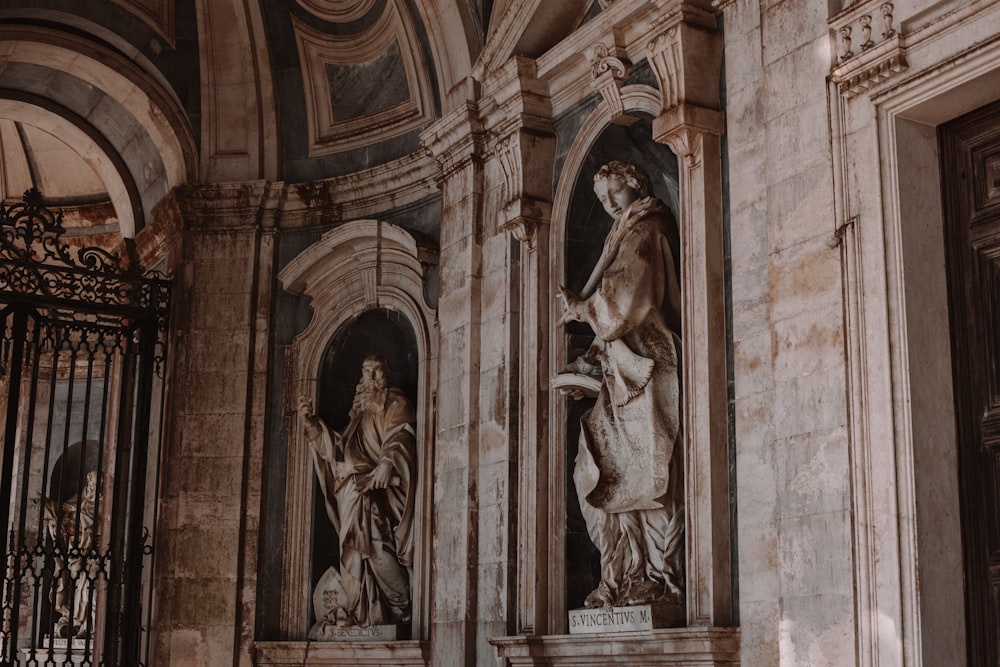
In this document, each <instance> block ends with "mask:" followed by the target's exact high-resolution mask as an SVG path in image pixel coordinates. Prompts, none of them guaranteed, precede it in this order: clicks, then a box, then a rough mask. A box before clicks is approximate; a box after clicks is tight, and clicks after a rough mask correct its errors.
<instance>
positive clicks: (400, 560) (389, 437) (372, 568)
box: [299, 355, 416, 639]
mask: <svg viewBox="0 0 1000 667" xmlns="http://www.w3.org/2000/svg"><path fill="white" fill-rule="evenodd" d="M389 374H390V367H389V361H388V359H386V358H385V357H382V356H379V355H373V356H369V357H367V358H366V359H365V360H364V363H363V364H362V370H361V381H360V382H359V383H358V386H357V390H356V393H355V396H354V403H353V405H352V407H351V410H350V413H349V414H350V422H349V423H348V425H347V426H346V427H345V428H344V430H343V431H342V432H341V433H337V432H336V431H333V430H332V429H330V428H329V427H328V426H327V425H326V424H325V423H324V422H323V420H321V419H320V418H319V417H317V416H316V415H315V414H314V413H313V406H312V402H311V401H310V400H309V399H308V398H306V397H302V398H300V399H299V416H300V418H301V419H302V423H303V425H304V428H305V435H306V440H307V441H308V443H309V445H310V448H311V451H312V460H313V464H314V466H315V470H316V475H317V478H318V480H319V485H320V488H321V489H322V492H323V497H324V498H325V500H326V511H327V515H328V516H329V517H330V521H331V522H332V523H333V526H334V528H335V529H336V531H337V535H338V537H339V539H340V570H339V572H338V571H337V570H336V569H334V568H330V569H329V570H327V572H326V573H325V574H324V575H323V577H322V578H321V579H320V581H319V583H318V584H317V586H316V590H315V592H314V594H313V599H314V605H315V607H316V612H317V613H316V616H317V618H316V624H315V625H314V626H313V628H312V630H311V631H310V633H309V635H310V638H311V639H324V638H330V637H332V636H333V633H332V630H333V628H334V627H336V626H339V627H347V626H360V627H368V626H372V625H400V624H406V623H409V621H410V573H411V568H412V557H413V511H414V504H415V496H414V492H415V486H416V484H415V483H416V479H415V476H414V475H415V442H416V431H415V430H414V426H415V423H416V418H415V415H414V410H413V407H412V405H411V403H410V401H409V400H408V399H407V398H406V396H405V395H404V394H403V393H402V392H401V391H400V390H398V389H396V388H393V387H388V386H387V380H388V377H389Z"/></svg>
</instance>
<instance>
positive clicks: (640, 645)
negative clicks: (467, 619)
mask: <svg viewBox="0 0 1000 667" xmlns="http://www.w3.org/2000/svg"><path fill="white" fill-rule="evenodd" d="M490 643H491V644H493V645H494V646H495V647H496V649H497V653H498V655H499V656H500V657H501V658H506V659H507V662H508V664H510V665H511V666H512V667H521V666H524V667H536V666H542V665H545V666H547V667H548V666H551V667H570V666H573V667H577V666H582V665H615V664H619V665H691V666H694V665H697V666H699V667H701V666H705V667H708V666H713V667H714V666H716V665H719V666H723V665H725V666H736V665H739V664H740V631H739V628H671V629H666V630H651V631H646V632H621V633H615V634H594V635H549V636H518V637H497V638H495V639H491V640H490Z"/></svg>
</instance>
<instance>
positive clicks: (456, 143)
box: [420, 100, 486, 179]
mask: <svg viewBox="0 0 1000 667" xmlns="http://www.w3.org/2000/svg"><path fill="white" fill-rule="evenodd" d="M485 139H486V133H485V131H484V130H483V124H482V122H480V120H479V105H478V104H477V103H476V102H475V101H472V100H466V101H465V102H464V103H462V104H459V105H458V106H456V107H455V108H454V109H452V110H451V111H449V112H448V113H447V114H445V115H444V116H442V117H441V118H440V119H439V120H438V121H436V122H435V123H433V124H431V125H430V126H429V127H428V128H427V129H426V130H424V131H423V132H421V133H420V143H421V145H423V147H424V148H425V149H426V150H427V151H428V152H429V153H430V155H431V157H433V158H434V159H435V160H436V161H437V163H438V164H439V165H440V167H441V178H445V179H446V178H448V176H450V175H451V174H452V173H453V172H454V171H455V170H457V169H461V168H463V167H464V166H466V165H467V164H468V163H469V162H470V161H473V160H481V159H482V156H483V148H484V145H485Z"/></svg>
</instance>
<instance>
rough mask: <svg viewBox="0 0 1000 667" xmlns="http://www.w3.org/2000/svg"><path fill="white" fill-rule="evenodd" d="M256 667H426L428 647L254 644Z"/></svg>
mask: <svg viewBox="0 0 1000 667" xmlns="http://www.w3.org/2000/svg"><path fill="white" fill-rule="evenodd" d="M253 653H254V658H253V664H254V665H256V666H257V667H286V666H287V665H301V666H302V667H381V666H382V665H396V666H397V667H426V666H427V665H428V664H430V658H431V647H430V642H426V641H423V642H421V641H398V642H390V643H377V642H255V643H254V645H253Z"/></svg>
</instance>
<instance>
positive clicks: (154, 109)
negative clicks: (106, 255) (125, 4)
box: [0, 24, 197, 236]
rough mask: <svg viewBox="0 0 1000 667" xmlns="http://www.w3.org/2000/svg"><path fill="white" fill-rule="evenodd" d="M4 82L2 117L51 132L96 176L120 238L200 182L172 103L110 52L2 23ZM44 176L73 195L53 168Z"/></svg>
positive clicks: (54, 32) (79, 39) (76, 37)
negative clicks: (173, 194)
mask: <svg viewBox="0 0 1000 667" xmlns="http://www.w3.org/2000/svg"><path fill="white" fill-rule="evenodd" d="M0 76H2V82H3V83H2V85H3V88H2V89H0V119H6V120H9V121H14V122H16V123H19V124H22V126H26V127H33V128H37V129H38V130H41V131H43V132H45V133H46V134H48V135H51V136H52V137H53V138H55V139H57V140H58V141H59V142H61V144H62V145H63V146H65V147H66V148H67V150H68V151H72V153H75V155H76V156H78V157H79V160H82V162H83V163H85V164H87V165H88V166H89V167H90V168H91V169H93V171H94V173H95V174H97V176H98V177H99V179H100V181H101V182H102V183H103V185H104V189H105V192H106V193H107V196H108V198H109V199H110V201H111V203H112V204H113V207H114V211H115V215H116V216H117V219H118V223H119V225H120V227H121V232H122V234H123V235H125V236H131V235H134V234H135V233H136V232H137V231H139V230H140V229H141V228H142V226H143V225H144V224H145V222H146V221H147V220H149V219H151V218H152V211H153V208H154V207H155V206H156V204H157V203H159V201H160V200H162V199H163V197H164V196H165V195H166V194H167V193H168V192H169V191H170V190H171V189H172V188H173V187H174V186H176V185H178V184H180V183H183V182H186V181H188V180H192V179H194V178H195V177H196V165H197V161H196V158H195V156H196V147H195V143H194V140H193V138H192V133H191V130H190V127H189V125H188V122H187V120H186V118H185V116H184V114H183V111H182V110H181V109H180V107H179V105H178V104H177V102H176V98H175V97H173V96H172V95H171V94H170V93H169V92H168V91H166V90H165V89H163V87H162V86H161V85H160V84H159V83H158V82H157V81H155V80H154V79H153V78H152V77H150V76H149V75H148V74H146V73H145V72H144V71H143V70H142V69H141V68H140V67H139V66H138V65H137V64H136V63H135V62H133V61H132V60H130V59H129V58H128V57H127V56H126V55H125V54H123V53H121V52H119V51H116V50H115V49H113V48H111V47H110V46H108V45H106V44H103V43H100V42H96V41H93V40H89V39H88V38H86V37H85V36H83V35H81V34H79V33H78V32H73V33H69V32H62V31H60V30H58V29H56V28H52V27H47V26H37V25H15V24H4V25H0ZM53 145H54V144H53ZM55 154H56V152H55V151H51V152H50V153H48V155H49V156H50V157H51V156H52V155H55ZM34 157H38V156H34ZM70 163H72V161H70ZM76 163H77V164H79V161H77V162H76ZM38 171H39V172H40V171H42V170H41V169H39V170H38ZM46 173H47V175H48V177H47V179H46V188H48V189H49V191H50V193H52V194H54V195H55V196H56V197H57V198H60V199H61V198H62V197H61V196H64V195H65V194H66V193H73V188H71V187H70V184H69V183H67V184H65V186H66V187H65V188H63V189H62V191H61V188H60V186H59V185H58V183H57V182H55V181H53V174H56V173H58V171H57V170H56V169H52V168H49V169H47V170H46ZM68 176H69V177H71V178H72V177H73V175H72V174H69V175H68ZM48 194H49V193H46V192H43V195H48ZM76 194H79V193H76ZM97 194H99V193H91V195H97ZM85 198H86V197H85ZM91 198H92V197H91Z"/></svg>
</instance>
